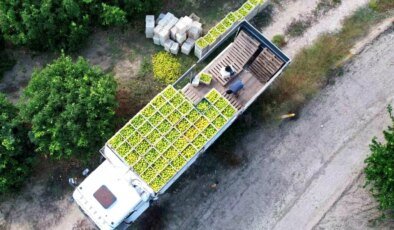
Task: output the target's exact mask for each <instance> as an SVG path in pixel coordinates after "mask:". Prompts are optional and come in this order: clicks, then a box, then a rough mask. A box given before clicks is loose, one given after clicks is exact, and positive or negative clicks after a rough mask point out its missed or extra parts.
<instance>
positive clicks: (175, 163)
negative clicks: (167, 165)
mask: <svg viewBox="0 0 394 230" xmlns="http://www.w3.org/2000/svg"><path fill="white" fill-rule="evenodd" d="M185 164H186V160H185V159H184V158H183V157H182V156H181V155H179V156H178V157H177V158H176V159H175V160H173V161H172V162H171V165H172V166H174V168H175V169H176V170H178V171H179V170H180V169H181V168H182V167H183V166H184V165H185Z"/></svg>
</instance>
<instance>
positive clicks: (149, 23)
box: [145, 15, 155, 38]
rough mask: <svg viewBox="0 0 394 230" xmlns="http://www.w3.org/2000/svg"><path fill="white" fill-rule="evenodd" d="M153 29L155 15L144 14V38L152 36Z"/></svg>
mask: <svg viewBox="0 0 394 230" xmlns="http://www.w3.org/2000/svg"><path fill="white" fill-rule="evenodd" d="M154 29H155V16H154V15H146V17H145V35H146V38H153V35H154Z"/></svg>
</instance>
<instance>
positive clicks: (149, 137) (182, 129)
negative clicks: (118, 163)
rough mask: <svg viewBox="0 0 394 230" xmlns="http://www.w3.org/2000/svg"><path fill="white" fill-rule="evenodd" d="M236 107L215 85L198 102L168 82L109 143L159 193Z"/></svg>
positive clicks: (233, 113)
mask: <svg viewBox="0 0 394 230" xmlns="http://www.w3.org/2000/svg"><path fill="white" fill-rule="evenodd" d="M236 112H237V110H236V109H235V108H234V107H233V106H232V105H231V104H230V102H229V101H228V100H227V99H226V98H224V97H223V96H222V95H221V94H220V93H219V92H218V91H217V90H215V89H212V90H211V91H210V92H209V93H208V94H207V95H206V96H205V97H204V98H203V100H202V101H201V102H200V103H198V104H197V105H196V106H194V105H193V104H192V103H191V102H190V101H189V100H188V99H187V98H186V97H185V96H184V95H183V94H182V93H181V92H179V91H177V90H176V89H175V88H174V87H173V86H168V87H167V88H166V89H164V90H163V91H162V92H161V93H160V94H158V95H157V96H156V97H155V98H154V99H153V100H152V101H151V102H150V103H149V104H148V105H146V106H145V107H144V108H143V109H142V110H141V111H140V112H139V113H138V114H137V115H135V116H134V117H133V118H132V119H131V120H130V121H129V122H128V123H127V124H126V125H125V126H124V127H123V128H122V129H120V130H119V131H118V132H117V133H116V134H115V135H114V136H113V137H112V138H111V139H110V140H109V141H108V143H107V146H109V147H110V148H111V149H112V150H113V151H115V152H116V153H117V154H118V155H119V156H120V157H121V158H122V159H123V160H124V162H125V163H126V164H128V165H129V166H130V167H131V168H132V169H133V170H134V171H135V172H136V173H137V174H138V175H139V176H140V177H141V179H143V180H144V181H145V182H146V183H147V184H148V185H149V186H150V187H151V188H152V189H153V190H154V191H155V192H159V191H160V189H162V188H163V187H164V186H165V185H166V184H167V183H168V182H169V181H170V180H171V179H172V178H173V177H174V176H175V175H176V174H177V172H179V171H180V170H181V169H182V168H183V167H184V166H185V165H186V163H187V162H188V161H189V160H190V159H192V158H193V157H194V156H195V155H196V154H197V153H199V152H200V151H201V150H202V149H203V148H204V146H205V145H206V144H207V143H208V142H209V141H210V140H211V139H212V138H213V137H214V136H215V135H216V134H217V133H218V132H219V130H221V129H222V128H223V127H224V125H225V124H226V123H227V122H228V121H229V120H230V119H231V118H233V117H234V116H235V114H236Z"/></svg>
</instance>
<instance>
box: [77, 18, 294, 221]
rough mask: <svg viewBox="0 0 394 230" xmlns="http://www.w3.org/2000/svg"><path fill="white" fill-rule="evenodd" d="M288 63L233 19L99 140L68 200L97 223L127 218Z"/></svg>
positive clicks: (144, 207)
mask: <svg viewBox="0 0 394 230" xmlns="http://www.w3.org/2000/svg"><path fill="white" fill-rule="evenodd" d="M289 63H290V58H289V57H287V56H286V55H285V54H284V53H283V52H282V51H281V50H280V49H279V48H278V47H276V46H275V45H274V44H273V43H271V42H270V41H269V40H268V39H267V38H265V37H264V36H263V35H262V34H261V33H260V32H259V31H258V30H257V29H256V28H254V27H253V26H252V25H251V24H250V23H249V22H248V21H245V20H243V21H241V22H239V23H238V24H237V25H236V26H234V27H233V28H232V29H231V31H230V32H229V33H227V34H226V36H224V37H223V38H222V39H220V41H219V42H217V43H216V44H214V45H212V47H210V48H209V51H208V52H207V53H206V54H205V55H204V56H203V57H201V58H200V59H199V60H198V61H197V62H196V63H195V64H194V65H193V66H192V67H191V68H190V69H189V70H188V71H186V72H185V73H184V75H182V76H181V77H180V78H179V79H178V81H177V82H175V83H174V84H172V85H168V86H167V87H166V88H165V89H164V90H163V91H162V92H160V93H159V94H158V95H157V96H155V98H153V99H152V100H151V101H150V102H149V103H148V104H147V105H146V106H145V107H144V108H143V109H142V110H141V111H140V112H138V113H137V114H136V115H135V116H134V117H133V118H131V120H130V121H129V122H128V123H127V124H126V125H125V126H123V128H121V129H120V130H119V131H118V132H117V133H116V134H115V135H114V136H113V137H112V138H111V139H109V140H108V141H107V142H106V143H105V145H104V147H103V148H102V149H101V150H100V153H101V155H102V156H103V159H104V161H103V162H102V163H101V165H99V166H98V167H97V168H96V169H95V170H94V171H93V172H92V173H90V174H89V175H88V176H87V177H86V178H85V179H84V180H83V181H82V183H80V184H79V185H77V186H76V188H75V191H74V192H73V199H74V201H75V202H76V203H77V205H78V206H79V208H80V209H81V210H82V212H83V213H85V214H86V215H87V216H88V217H89V218H90V219H91V220H92V221H93V222H94V224H95V225H96V226H97V227H98V228H100V229H115V228H117V227H118V226H119V225H122V226H124V225H129V224H132V223H133V222H135V221H136V220H137V218H138V217H139V216H140V215H141V214H142V213H143V212H144V211H145V210H147V209H148V208H149V206H150V205H151V203H152V202H153V201H155V200H157V199H159V197H160V195H161V194H163V193H164V192H166V190H167V189H168V188H169V187H170V186H171V185H172V184H173V183H175V182H176V181H177V179H178V178H179V177H180V176H181V175H182V174H183V173H184V172H185V171H186V170H187V169H188V168H189V167H190V166H191V165H192V164H193V163H194V162H195V161H196V160H197V158H198V157H199V156H200V155H201V154H203V153H204V152H205V151H206V150H207V149H208V148H209V147H210V146H211V145H212V144H213V143H214V142H215V141H216V140H217V139H218V138H219V137H220V136H221V135H222V134H223V132H225V130H226V129H227V128H228V127H229V126H231V125H232V124H233V123H234V121H235V120H236V119H237V118H238V117H239V116H241V115H242V114H243V112H244V111H245V110H246V109H247V108H248V107H249V106H250V105H251V104H252V103H253V102H254V101H255V100H256V99H257V98H258V97H259V96H260V95H261V94H262V93H263V92H264V91H265V90H266V89H267V88H268V87H269V86H270V85H271V84H272V83H273V82H274V81H275V80H276V79H277V78H278V76H279V75H280V74H281V73H282V71H283V70H284V69H285V68H286V67H287V66H288V65H289Z"/></svg>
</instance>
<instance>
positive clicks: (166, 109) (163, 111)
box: [160, 103, 174, 116]
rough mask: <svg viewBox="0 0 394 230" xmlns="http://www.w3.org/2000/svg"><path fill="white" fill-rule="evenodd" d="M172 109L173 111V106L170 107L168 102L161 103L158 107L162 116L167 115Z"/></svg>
mask: <svg viewBox="0 0 394 230" xmlns="http://www.w3.org/2000/svg"><path fill="white" fill-rule="evenodd" d="M172 111H174V107H172V106H171V105H170V104H168V103H166V104H165V105H163V106H162V107H161V109H160V113H161V114H163V115H164V116H167V115H169V114H170V113H172Z"/></svg>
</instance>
